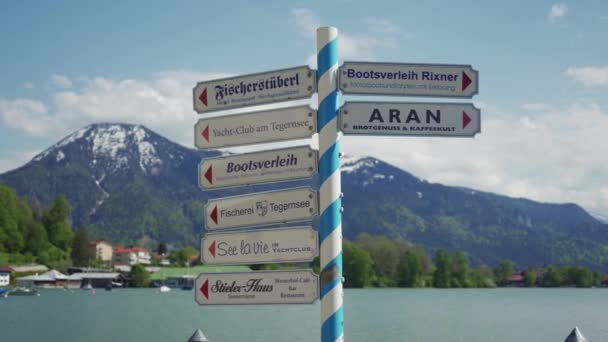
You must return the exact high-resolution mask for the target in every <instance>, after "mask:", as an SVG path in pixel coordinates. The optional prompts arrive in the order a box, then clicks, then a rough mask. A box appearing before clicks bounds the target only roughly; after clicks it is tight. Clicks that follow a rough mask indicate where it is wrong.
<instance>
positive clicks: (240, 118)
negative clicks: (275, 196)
mask: <svg viewBox="0 0 608 342" xmlns="http://www.w3.org/2000/svg"><path fill="white" fill-rule="evenodd" d="M316 132H317V112H316V111H315V110H312V109H310V107H308V106H299V107H290V108H283V109H274V110H267V111H259V112H253V113H246V114H236V115H226V116H218V117H214V118H208V119H200V120H199V121H198V122H197V123H196V125H195V126H194V144H195V145H196V147H198V148H199V149H206V148H220V147H231V146H241V145H250V144H259V143H267V142H274V141H283V140H292V139H303V138H310V137H311V136H312V135H313V134H314V133H316Z"/></svg>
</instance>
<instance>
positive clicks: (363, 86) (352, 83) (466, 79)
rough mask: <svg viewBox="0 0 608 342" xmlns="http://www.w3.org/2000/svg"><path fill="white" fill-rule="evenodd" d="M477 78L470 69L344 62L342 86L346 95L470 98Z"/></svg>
mask: <svg viewBox="0 0 608 342" xmlns="http://www.w3.org/2000/svg"><path fill="white" fill-rule="evenodd" d="M478 74H479V73H478V72H477V71H476V70H474V69H473V68H472V67H471V66H470V65H444V64H406V63H372V62H344V64H343V65H342V66H341V67H340V72H339V77H340V80H339V86H340V90H341V91H342V92H343V93H344V94H360V95H391V96H434V97H462V98H471V97H473V95H475V94H477V93H478V89H479V80H478Z"/></svg>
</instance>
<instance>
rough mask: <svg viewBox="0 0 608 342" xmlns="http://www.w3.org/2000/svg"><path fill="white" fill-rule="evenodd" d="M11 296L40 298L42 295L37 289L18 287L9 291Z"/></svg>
mask: <svg viewBox="0 0 608 342" xmlns="http://www.w3.org/2000/svg"><path fill="white" fill-rule="evenodd" d="M9 295H10V296H11V297H12V296H40V293H39V292H38V290H36V289H31V288H27V287H16V288H14V289H12V290H11V291H9Z"/></svg>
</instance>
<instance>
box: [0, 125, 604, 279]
mask: <svg viewBox="0 0 608 342" xmlns="http://www.w3.org/2000/svg"><path fill="white" fill-rule="evenodd" d="M219 154H220V153H219V152H217V151H197V150H194V149H190V148H186V147H184V146H181V145H179V144H176V143H173V142H171V141H169V140H167V139H166V138H164V137H162V136H160V135H158V134H156V133H154V132H153V131H151V130H149V129H147V128H145V127H144V126H139V125H125V124H95V125H90V126H87V127H85V128H83V129H81V130H78V131H76V132H74V133H72V134H70V135H69V136H67V137H65V138H64V139H62V140H61V141H59V142H58V143H56V144H54V145H53V146H51V147H49V148H48V149H47V150H45V151H43V152H42V153H40V154H39V155H37V156H36V157H35V158H34V159H33V160H32V161H30V162H29V163H27V164H26V165H24V166H22V167H20V168H18V169H16V170H13V171H10V172H7V173H5V174H3V175H0V183H1V184H5V185H8V186H11V187H13V188H15V189H16V190H17V192H18V194H20V195H21V196H26V197H27V198H28V199H29V200H30V201H31V202H37V203H40V205H41V206H43V207H44V206H46V205H48V204H49V203H51V201H52V200H53V199H54V198H55V197H56V196H57V195H64V196H66V197H67V198H68V200H69V202H70V203H71V205H72V206H73V209H74V210H73V213H72V218H73V221H74V223H75V225H78V224H87V225H88V226H89V227H90V231H91V234H92V236H93V237H94V238H100V239H108V240H110V241H112V242H114V243H131V242H134V241H136V240H140V239H144V240H146V241H165V242H170V243H173V244H176V245H180V244H181V245H192V246H198V244H199V243H200V241H199V237H200V234H201V233H202V232H203V229H202V227H203V220H204V218H203V210H204V205H205V203H206V201H207V199H208V198H210V197H224V196H232V195H237V194H243V193H248V192H255V191H266V190H274V189H280V188H287V187H293V186H303V185H309V186H311V187H313V188H318V184H316V183H317V182H318V180H317V179H316V178H315V179H313V180H312V181H294V182H284V183H276V184H269V185H261V186H253V187H244V188H234V189H227V190H216V191H202V190H200V189H199V188H198V182H197V168H198V164H199V162H200V161H201V159H203V158H208V157H212V156H218V155H219ZM341 169H342V190H343V193H344V198H343V206H344V209H345V211H344V216H343V234H344V236H345V238H347V239H354V238H356V237H357V236H358V235H359V234H360V233H368V234H372V235H384V236H387V237H389V238H392V239H407V240H409V241H412V242H414V243H417V244H421V245H423V246H424V247H426V248H427V249H429V250H431V251H432V250H433V249H435V248H439V247H441V248H447V249H449V250H463V251H466V252H467V253H468V254H469V257H470V258H471V259H472V260H473V261H474V262H476V263H486V264H490V265H493V264H495V263H497V262H498V261H499V260H501V259H503V258H507V259H511V260H514V261H515V262H517V263H518V264H519V265H520V266H535V265H542V264H550V263H554V264H559V263H568V264H577V263H580V264H583V265H587V266H590V267H594V268H604V269H608V252H607V251H606V247H605V246H606V245H608V225H607V224H604V223H601V222H600V221H598V220H596V219H595V218H594V217H592V216H591V215H589V214H588V213H587V212H585V211H584V210H583V209H582V208H580V207H579V206H577V205H575V204H544V203H538V202H534V201H529V200H525V199H513V198H508V197H505V196H500V195H496V194H491V193H485V192H480V191H476V190H474V189H467V188H462V187H449V186H444V185H441V184H433V183H429V182H427V181H425V180H422V179H419V178H417V177H415V176H414V175H412V174H410V173H408V172H406V171H404V170H401V169H398V168H396V167H394V166H392V165H390V164H387V163H385V162H383V161H381V160H378V159H376V158H373V157H357V156H344V157H343V158H342V167H341Z"/></svg>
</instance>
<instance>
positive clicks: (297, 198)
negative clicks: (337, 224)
mask: <svg viewBox="0 0 608 342" xmlns="http://www.w3.org/2000/svg"><path fill="white" fill-rule="evenodd" d="M205 213H206V215H205V227H206V228H207V230H209V231H212V230H220V229H229V228H237V227H254V226H259V225H268V224H273V223H286V222H297V221H306V220H312V219H313V218H314V217H315V216H316V215H317V213H318V199H317V193H316V192H315V191H313V190H312V189H311V188H308V187H303V188H292V189H287V190H278V191H268V192H258V193H253V194H248V195H240V196H233V197H225V198H215V199H210V200H209V201H208V202H207V205H206V206H205Z"/></svg>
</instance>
